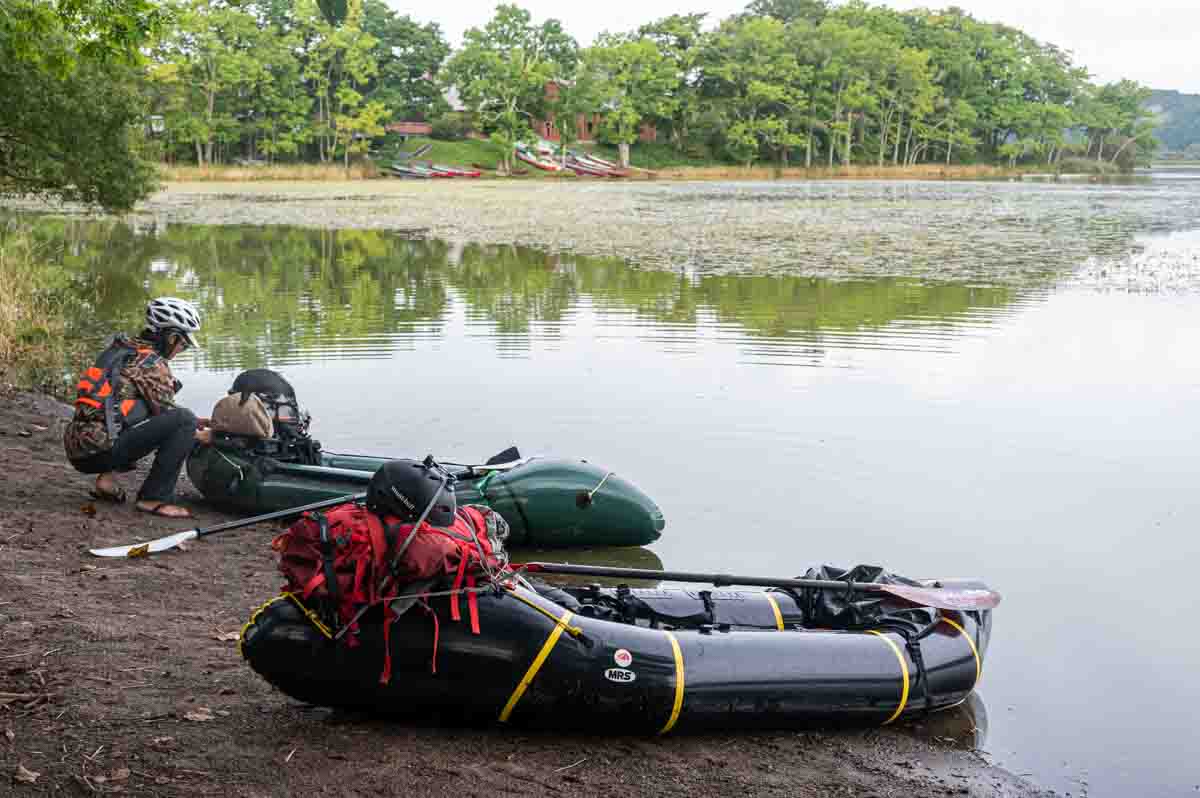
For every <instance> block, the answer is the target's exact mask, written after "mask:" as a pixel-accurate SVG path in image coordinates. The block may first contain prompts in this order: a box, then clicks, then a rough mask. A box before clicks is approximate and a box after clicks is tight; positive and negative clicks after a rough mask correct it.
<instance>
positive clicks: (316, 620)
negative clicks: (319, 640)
mask: <svg viewBox="0 0 1200 798" xmlns="http://www.w3.org/2000/svg"><path fill="white" fill-rule="evenodd" d="M288 599H291V600H292V601H293V602H295V603H296V606H297V607H299V608H300V611H301V612H303V613H304V615H305V617H306V618H308V620H309V621H311V622H312V625H313V626H315V627H317V629H318V630H319V631H320V632H321V634H323V635H325V636H326V637H328V638H330V639H331V640H332V639H333V633H332V632H330V631H329V627H328V626H326V625H325V624H324V623H322V622H321V618H320V617H319V616H318V615H317V614H316V613H315V612H313V611H312V610H310V609H309V608H308V607H305V606H304V603H303V602H301V601H300V599H299V598H298V597H297V596H296V594H294V593H284V594H282V595H279V596H276V597H275V598H273V599H271V600H270V601H268V602H266V603H265V604H263V605H262V606H261V607H259V608H258V609H256V610H255V611H254V612H253V613H252V614H251V615H250V620H248V621H246V623H245V624H243V625H242V631H241V634H239V635H238V654H239V655H240V654H242V641H243V640H245V639H246V630H247V629H249V628H250V627H251V626H253V625H254V623H255V621H257V620H258V616H260V615H262V614H263V613H264V612H266V610H267V608H268V607H270V606H271V605H272V604H274V603H275V602H277V601H287V600H288ZM243 656H244V655H243Z"/></svg>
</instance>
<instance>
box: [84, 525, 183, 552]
mask: <svg viewBox="0 0 1200 798" xmlns="http://www.w3.org/2000/svg"><path fill="white" fill-rule="evenodd" d="M197 533H198V530H195V529H189V530H186V531H184V532H177V533H175V534H174V535H167V536H166V537H165V538H159V539H158V540H151V541H148V542H146V543H135V544H133V545H132V546H113V547H112V548H108V549H90V551H91V553H92V554H94V555H96V556H97V557H146V556H148V555H151V554H158V553H159V552H160V551H167V550H168V549H173V548H175V547H176V546H178V545H179V544H180V543H186V542H187V541H189V540H195V539H196V538H197V537H199V535H198V534H197Z"/></svg>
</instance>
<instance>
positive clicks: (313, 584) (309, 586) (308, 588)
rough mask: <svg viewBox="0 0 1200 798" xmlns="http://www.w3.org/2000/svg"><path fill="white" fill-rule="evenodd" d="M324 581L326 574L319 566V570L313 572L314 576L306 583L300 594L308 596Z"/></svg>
mask: <svg viewBox="0 0 1200 798" xmlns="http://www.w3.org/2000/svg"><path fill="white" fill-rule="evenodd" d="M324 581H325V574H324V572H323V571H321V569H319V568H318V569H317V572H316V573H315V574H313V578H312V579H309V580H308V581H307V582H305V583H304V589H303V590H302V591H301V592H300V595H301V596H303V597H304V598H308V597H309V595H310V594H311V593H312V592H313V591H314V590H316V589H317V588H318V587H320V586H321V583H322V582H324Z"/></svg>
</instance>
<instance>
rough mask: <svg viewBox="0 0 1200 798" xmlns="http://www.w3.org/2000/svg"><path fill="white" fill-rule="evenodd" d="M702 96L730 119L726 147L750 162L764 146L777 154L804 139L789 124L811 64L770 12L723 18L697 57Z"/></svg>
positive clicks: (799, 104)
mask: <svg viewBox="0 0 1200 798" xmlns="http://www.w3.org/2000/svg"><path fill="white" fill-rule="evenodd" d="M701 64H702V66H701V69H702V70H703V76H702V77H701V81H702V83H703V84H704V87H705V93H706V95H707V96H710V97H712V98H714V99H713V100H712V102H714V103H715V104H716V106H717V107H718V108H719V109H720V110H721V111H722V113H724V115H725V116H726V118H727V119H728V120H729V129H728V131H727V142H728V147H729V149H730V152H731V153H732V154H733V155H734V156H735V157H736V158H737V159H738V160H740V161H743V162H744V163H746V165H747V166H749V165H750V164H751V163H753V161H754V160H755V158H757V157H758V153H759V149H760V148H761V147H767V148H769V149H770V150H773V151H774V152H775V153H776V154H777V155H778V156H779V157H780V158H782V157H783V154H784V153H785V152H786V150H787V148H789V147H794V146H800V145H803V144H804V143H805V139H804V138H803V137H801V136H799V135H797V134H796V132H795V131H794V130H793V129H792V124H791V120H792V119H794V118H795V116H796V114H795V111H796V110H797V109H799V108H802V107H803V106H804V104H805V101H806V96H805V92H804V87H805V85H806V84H807V83H808V81H809V79H810V78H811V68H810V67H809V66H807V65H804V64H801V63H800V61H799V60H798V59H797V55H796V50H795V48H794V47H793V46H792V41H791V37H790V36H789V35H788V28H787V26H785V25H784V24H783V23H782V22H780V21H779V20H777V19H773V18H771V17H746V18H742V19H736V18H735V19H732V20H726V21H725V22H724V23H722V25H721V27H720V28H718V29H717V31H716V32H715V33H714V34H713V35H712V37H711V38H710V39H709V40H708V42H707V46H706V47H705V53H704V56H703V59H702V62H701Z"/></svg>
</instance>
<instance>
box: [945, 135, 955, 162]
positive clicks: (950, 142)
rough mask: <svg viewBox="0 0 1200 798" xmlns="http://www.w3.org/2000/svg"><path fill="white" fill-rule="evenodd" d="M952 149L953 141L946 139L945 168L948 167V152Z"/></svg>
mask: <svg viewBox="0 0 1200 798" xmlns="http://www.w3.org/2000/svg"><path fill="white" fill-rule="evenodd" d="M953 149H954V139H952V138H950V137H949V136H947V137H946V166H949V165H950V152H951V151H952V150H953Z"/></svg>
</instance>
